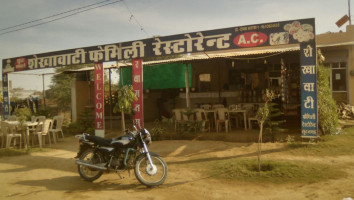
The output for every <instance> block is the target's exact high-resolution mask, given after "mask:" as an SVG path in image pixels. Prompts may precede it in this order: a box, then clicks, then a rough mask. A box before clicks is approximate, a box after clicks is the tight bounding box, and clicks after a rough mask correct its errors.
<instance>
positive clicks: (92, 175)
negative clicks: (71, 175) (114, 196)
mask: <svg viewBox="0 0 354 200" xmlns="http://www.w3.org/2000/svg"><path fill="white" fill-rule="evenodd" d="M80 160H82V161H84V162H87V163H90V164H93V165H94V164H97V163H102V162H103V158H102V156H101V155H100V154H97V153H95V152H94V151H93V149H87V150H86V151H84V152H83V153H82V154H81V156H80ZM77 169H78V171H79V174H80V176H81V178H83V179H84V180H86V181H90V182H92V181H94V180H96V179H98V178H99V177H101V176H102V174H103V172H102V171H100V170H97V169H94V168H91V167H87V166H83V165H78V166H77Z"/></svg>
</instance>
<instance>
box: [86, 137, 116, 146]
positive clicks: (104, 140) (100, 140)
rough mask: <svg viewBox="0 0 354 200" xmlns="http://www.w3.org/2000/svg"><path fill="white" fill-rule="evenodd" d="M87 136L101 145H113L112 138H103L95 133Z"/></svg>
mask: <svg viewBox="0 0 354 200" xmlns="http://www.w3.org/2000/svg"><path fill="white" fill-rule="evenodd" d="M85 138H86V139H87V140H88V141H90V142H93V143H95V144H97V145H99V146H111V142H112V139H108V138H103V137H99V136H95V135H86V136H85Z"/></svg>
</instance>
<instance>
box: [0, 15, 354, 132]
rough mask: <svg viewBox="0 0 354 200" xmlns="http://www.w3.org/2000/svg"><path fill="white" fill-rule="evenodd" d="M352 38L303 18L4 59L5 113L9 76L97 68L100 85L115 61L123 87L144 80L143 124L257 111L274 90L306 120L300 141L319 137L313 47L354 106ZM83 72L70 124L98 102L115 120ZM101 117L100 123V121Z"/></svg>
mask: <svg viewBox="0 0 354 200" xmlns="http://www.w3.org/2000/svg"><path fill="white" fill-rule="evenodd" d="M317 37H318V38H317ZM353 37H354V34H353V26H348V27H347V31H346V32H343V33H326V34H321V35H316V34H315V20H314V19H300V20H291V21H283V22H272V23H266V24H258V25H248V26H241V27H231V28H225V29H218V30H210V31H201V32H195V33H186V34H180V35H172V36H166V37H157V38H148V39H144V40H139V41H130V42H123V43H116V44H107V45H100V46H92V47H84V48H78V49H70V50H65V51H58V52H50V53H43V54H37V55H29V56H23V57H17V58H9V59H5V60H3V87H4V93H3V94H4V100H5V101H4V102H5V104H4V111H5V115H7V114H8V113H7V112H8V107H7V105H8V104H7V103H8V87H7V84H8V83H7V73H11V72H14V71H21V70H31V69H40V68H46V67H58V66H66V65H73V64H87V63H95V80H96V78H97V77H98V78H99V81H102V80H101V77H102V74H96V69H98V68H102V64H100V63H103V62H110V61H117V66H113V67H114V68H117V67H119V70H120V74H121V77H123V78H121V84H133V85H134V84H135V83H136V82H141V81H143V82H144V85H143V93H139V96H140V97H141V98H143V105H139V106H141V108H142V107H143V110H144V115H143V117H144V120H145V121H153V120H155V119H158V118H160V117H161V116H162V115H164V116H166V117H170V116H171V110H172V109H174V108H186V107H189V108H196V107H199V106H200V105H202V104H211V105H213V104H223V105H224V106H226V107H227V106H229V105H232V104H236V105H239V106H240V107H242V108H247V109H249V110H250V111H252V110H253V111H254V110H256V109H257V107H259V105H261V104H262V101H263V100H262V96H263V94H264V93H265V91H266V89H272V90H274V91H275V92H276V93H277V94H279V98H278V99H276V100H275V101H276V102H277V103H278V104H279V105H280V107H281V109H282V111H283V112H284V114H285V116H289V117H295V118H299V120H301V124H302V125H301V126H302V127H301V128H302V135H304V136H310V137H316V135H317V85H316V75H317V71H316V67H317V66H316V47H317V48H319V49H321V50H322V52H323V55H324V56H325V57H326V58H327V59H326V61H325V63H326V65H327V66H329V68H330V69H331V72H332V75H331V87H332V90H333V96H334V97H335V99H336V100H337V102H344V103H353V101H354V99H353V98H354V97H353V95H354V92H353V91H352V90H353V89H352V88H351V87H350V85H351V84H350V83H352V82H353V76H354V72H352V71H353V70H354V66H353V42H354V38H353ZM139 62H142V63H140V64H138V65H137V64H136V63H139ZM133 64H135V66H140V67H141V64H142V66H144V67H143V69H142V70H143V73H142V74H143V77H144V78H143V79H142V76H141V75H139V76H136V74H135V75H134V70H133V72H132V70H131V69H132V67H131V66H132V65H133ZM108 68H110V67H108ZM134 69H135V68H134ZM80 71H81V72H80ZM84 71H85V69H84V70H79V71H77V73H78V80H77V82H76V83H75V84H73V87H72V106H73V112H72V114H73V121H75V120H77V117H78V116H79V115H80V113H81V112H82V111H83V109H84V108H85V107H86V108H89V107H90V106H91V107H92V108H96V107H97V106H96V105H98V104H99V105H100V106H99V107H100V109H102V108H104V110H107V108H109V112H105V114H104V116H107V115H111V109H112V107H113V106H112V105H113V104H114V102H113V101H112V99H113V98H112V96H113V95H114V92H112V91H110V92H109V93H108V95H107V93H105V96H106V99H107V98H108V99H109V100H107V101H106V104H107V102H108V104H109V105H108V106H107V105H105V106H104V107H102V106H101V105H102V102H99V103H97V102H96V100H97V99H99V100H100V101H101V100H102V98H101V96H102V92H101V91H100V93H99V95H97V92H96V90H95V89H102V87H101V86H102V84H103V82H101V83H99V84H101V85H99V84H98V82H94V83H91V78H90V77H89V76H87V75H88V73H87V72H84ZM99 73H102V71H101V72H99ZM133 77H134V78H133ZM186 80H187V81H186ZM96 81H97V80H96ZM135 91H136V92H137V91H138V90H136V89H135ZM139 92H142V91H140V90H139ZM97 97H99V98H97ZM101 113H102V111H100V113H98V114H97V113H96V114H95V117H97V116H98V117H100V118H102V114H101Z"/></svg>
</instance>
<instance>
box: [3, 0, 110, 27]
mask: <svg viewBox="0 0 354 200" xmlns="http://www.w3.org/2000/svg"><path fill="white" fill-rule="evenodd" d="M107 1H110V0H105V1H101V2H98V3H94V4H90V5H87V6H83V7H80V8H75V9H72V10H68V11H65V12H61V13H58V14H54V15H50V16H48V17H43V18H40V19H36V20H32V21H29V22H25V23H22V24H17V25H15V26H10V27H7V28H3V29H0V31H5V30H8V29H13V28H16V27H19V26H24V25H27V24H31V23H34V22H38V21H42V20H46V19H49V18H53V17H57V16H60V15H63V14H66V13H70V12H73V11H76V10H81V9H84V8H88V7H91V6H94V5H98V4H102V3H106V2H107Z"/></svg>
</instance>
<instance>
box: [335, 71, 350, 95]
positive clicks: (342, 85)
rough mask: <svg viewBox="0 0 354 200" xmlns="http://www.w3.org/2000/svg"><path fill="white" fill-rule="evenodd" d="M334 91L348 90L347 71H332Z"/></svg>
mask: <svg viewBox="0 0 354 200" xmlns="http://www.w3.org/2000/svg"><path fill="white" fill-rule="evenodd" d="M332 90H333V91H346V90H347V76H346V70H345V69H332Z"/></svg>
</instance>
